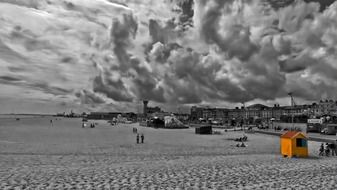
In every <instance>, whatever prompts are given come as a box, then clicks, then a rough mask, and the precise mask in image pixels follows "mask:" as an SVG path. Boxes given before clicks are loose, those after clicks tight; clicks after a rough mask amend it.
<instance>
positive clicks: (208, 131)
mask: <svg viewBox="0 0 337 190" xmlns="http://www.w3.org/2000/svg"><path fill="white" fill-rule="evenodd" d="M195 133H196V134H200V135H202V134H212V133H213V131H212V126H211V125H205V126H200V127H197V128H195Z"/></svg>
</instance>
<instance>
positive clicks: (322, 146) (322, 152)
mask: <svg viewBox="0 0 337 190" xmlns="http://www.w3.org/2000/svg"><path fill="white" fill-rule="evenodd" d="M318 155H319V156H324V143H322V144H321V146H320V147H319V154H318Z"/></svg>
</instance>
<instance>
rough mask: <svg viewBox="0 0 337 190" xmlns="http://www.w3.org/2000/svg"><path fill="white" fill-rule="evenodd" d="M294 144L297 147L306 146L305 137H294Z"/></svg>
mask: <svg viewBox="0 0 337 190" xmlns="http://www.w3.org/2000/svg"><path fill="white" fill-rule="evenodd" d="M296 146H297V147H307V140H306V139H296Z"/></svg>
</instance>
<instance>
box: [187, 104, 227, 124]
mask: <svg viewBox="0 0 337 190" xmlns="http://www.w3.org/2000/svg"><path fill="white" fill-rule="evenodd" d="M228 113H229V109H226V108H212V107H208V106H207V107H197V106H192V107H191V115H190V119H191V121H199V120H200V119H203V120H207V121H208V120H215V121H219V122H226V121H228Z"/></svg>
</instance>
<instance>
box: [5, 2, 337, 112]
mask: <svg viewBox="0 0 337 190" xmlns="http://www.w3.org/2000/svg"><path fill="white" fill-rule="evenodd" d="M336 18H337V3H336V2H335V1H334V0H323V1H318V0H316V1H315V0H307V1H302V0H283V1H275V0H141V1H140V0H0V25H1V27H0V113H56V112H64V111H65V112H69V111H70V110H74V111H76V112H90V111H134V112H139V111H140V110H142V109H141V101H142V100H145V99H146V100H150V106H160V107H162V108H163V109H164V110H166V111H173V112H174V111H177V110H179V111H181V110H183V111H187V110H189V107H190V106H192V105H209V106H214V107H228V108H231V107H234V106H241V105H242V104H243V103H244V104H245V105H249V104H254V103H263V104H267V105H273V104H275V103H278V104H281V105H288V104H290V100H289V98H288V95H287V94H288V93H289V92H292V93H293V95H294V96H295V101H296V103H298V104H300V103H311V102H314V101H319V100H320V99H337V93H336V92H337V62H336V58H337V19H336Z"/></svg>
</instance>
